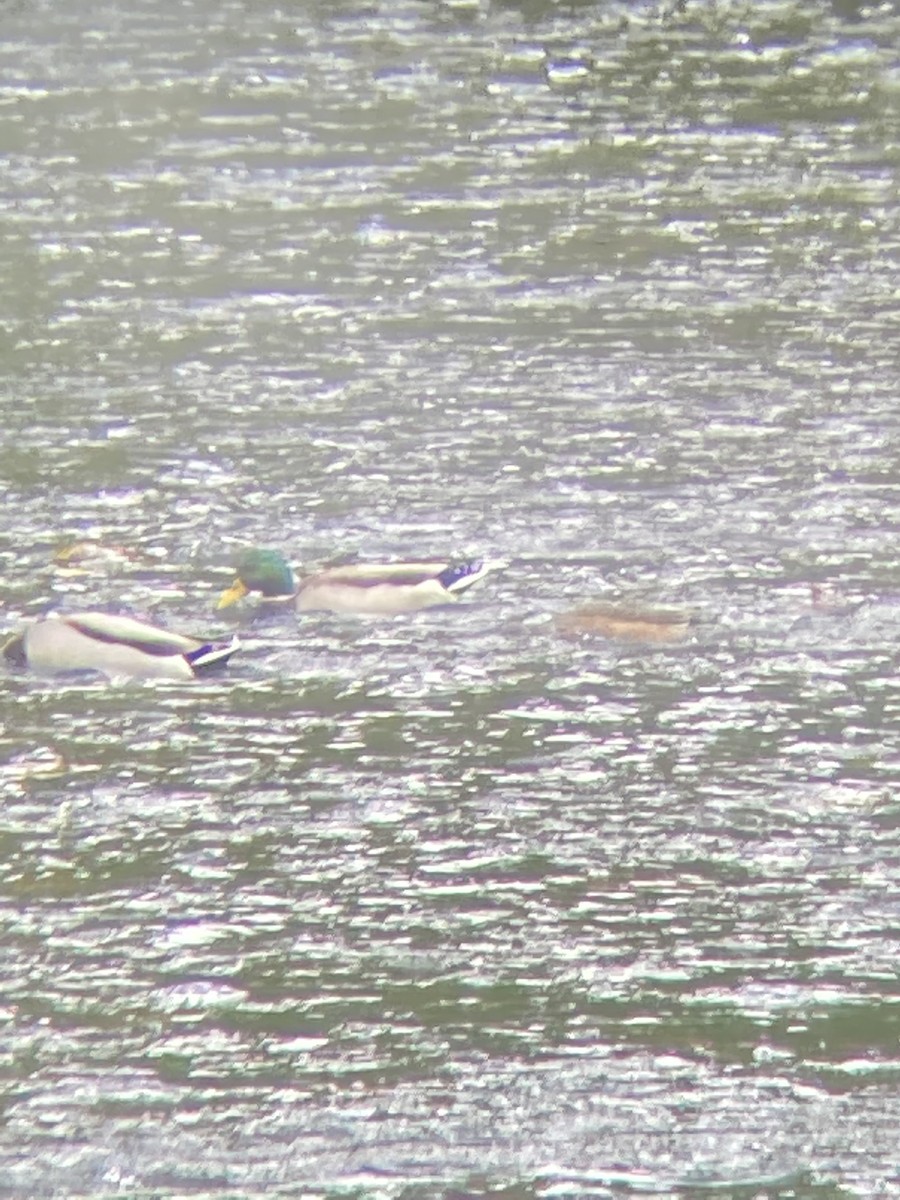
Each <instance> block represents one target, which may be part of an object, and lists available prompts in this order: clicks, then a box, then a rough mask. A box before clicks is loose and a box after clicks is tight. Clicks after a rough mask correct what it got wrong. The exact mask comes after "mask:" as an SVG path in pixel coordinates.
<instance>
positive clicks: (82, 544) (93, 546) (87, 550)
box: [53, 538, 145, 575]
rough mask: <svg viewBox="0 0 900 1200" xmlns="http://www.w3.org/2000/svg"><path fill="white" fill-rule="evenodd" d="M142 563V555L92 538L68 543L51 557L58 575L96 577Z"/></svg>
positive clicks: (124, 547)
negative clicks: (131, 564)
mask: <svg viewBox="0 0 900 1200" xmlns="http://www.w3.org/2000/svg"><path fill="white" fill-rule="evenodd" d="M144 561H145V560H144V558H143V556H142V555H140V554H138V553H137V552H136V551H134V550H129V549H128V548H127V547H126V546H116V545H109V544H107V543H106V542H98V541H95V540H94V539H93V538H85V539H84V540H83V541H79V542H69V543H68V544H67V545H65V546H61V547H60V548H59V549H58V550H57V551H56V553H55V554H54V555H53V565H54V567H55V568H56V570H57V572H58V573H59V574H60V575H97V574H101V573H104V572H109V571H115V570H117V569H118V568H120V567H123V566H126V565H128V564H130V563H141V562H144Z"/></svg>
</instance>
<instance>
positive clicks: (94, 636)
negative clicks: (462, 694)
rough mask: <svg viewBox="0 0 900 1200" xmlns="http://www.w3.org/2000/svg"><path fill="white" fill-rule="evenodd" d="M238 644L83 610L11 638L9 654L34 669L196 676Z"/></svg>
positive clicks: (221, 660)
mask: <svg viewBox="0 0 900 1200" xmlns="http://www.w3.org/2000/svg"><path fill="white" fill-rule="evenodd" d="M237 648H238V641H237V639H236V638H233V639H232V640H231V642H228V643H207V642H202V641H200V640H199V639H197V638H193V637H186V636H185V635H184V634H179V633H172V632H170V631H169V630H167V629H158V628H157V627H156V626H154V625H148V624H147V623H146V622H145V621H137V620H135V619H134V618H133V617H119V616H111V615H110V614H108V613H97V612H83V613H72V614H69V615H66V616H49V617H44V618H43V619H41V620H39V621H35V622H34V623H33V624H31V625H28V626H26V627H25V629H24V630H22V632H21V633H20V634H17V635H15V636H14V637H13V638H11V639H10V641H9V642H7V644H6V646H5V647H4V651H5V653H6V655H7V657H8V658H11V659H13V660H14V661H18V662H21V663H24V664H25V665H27V666H28V667H30V668H31V669H32V670H34V671H38V672H42V673H48V674H54V673H57V672H60V671H100V672H102V673H103V674H104V675H109V676H117V675H126V676H131V677H132V678H136V679H193V678H194V677H195V676H196V675H197V674H198V673H199V672H201V671H203V670H204V669H208V668H210V667H213V666H215V665H217V664H223V663H224V662H225V661H227V659H228V658H229V657H230V655H231V654H233V653H234V651H235V650H236V649H237Z"/></svg>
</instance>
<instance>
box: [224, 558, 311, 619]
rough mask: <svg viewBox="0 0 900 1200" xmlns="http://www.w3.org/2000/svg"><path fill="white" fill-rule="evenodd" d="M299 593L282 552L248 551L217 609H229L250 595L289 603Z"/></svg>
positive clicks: (292, 573)
mask: <svg viewBox="0 0 900 1200" xmlns="http://www.w3.org/2000/svg"><path fill="white" fill-rule="evenodd" d="M296 590H297V582H296V580H295V579H294V572H293V571H292V570H291V568H290V567H289V566H288V564H287V562H286V560H285V557H284V555H283V554H282V553H281V552H280V551H278V550H248V551H247V553H246V554H245V555H244V556H243V558H242V559H241V560H240V562H239V563H238V565H237V577H236V579H235V581H234V583H233V584H232V585H231V587H229V588H226V589H225V591H224V592H223V593H222V595H221V596H220V597H219V603H218V604H217V605H216V607H217V608H228V606H229V605H230V604H235V603H236V602H237V601H238V600H240V599H241V598H242V597H243V596H246V595H247V593H248V592H258V593H259V594H260V595H261V596H262V598H263V599H264V600H287V599H289V598H290V597H291V596H293V595H294V593H295V592H296Z"/></svg>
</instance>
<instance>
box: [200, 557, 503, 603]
mask: <svg viewBox="0 0 900 1200" xmlns="http://www.w3.org/2000/svg"><path fill="white" fill-rule="evenodd" d="M499 565H500V564H499V563H486V562H482V561H480V560H478V561H475V562H459V563H449V562H411V563H375V564H362V565H356V566H348V567H330V568H329V569H328V570H325V571H319V572H318V573H317V574H315V575H310V576H309V577H308V578H306V579H303V580H301V582H300V583H299V585H298V583H297V581H296V579H295V577H294V572H293V571H292V570H291V568H290V567H289V566H288V564H287V562H286V561H285V559H284V556H283V555H282V554H280V553H279V552H278V551H277V550H249V551H248V552H247V553H246V554H245V555H244V557H243V558H242V559H241V561H240V562H239V563H238V567H237V578H236V579H235V581H234V583H233V584H232V585H231V587H229V588H226V590H225V591H224V592H223V593H222V595H221V596H220V597H219V603H218V607H219V608H227V607H228V605H230V604H234V603H235V602H236V601H238V600H240V599H241V597H242V596H245V595H247V593H248V592H259V593H260V594H261V595H262V598H263V600H268V601H286V600H293V601H294V602H295V604H296V606H297V608H298V609H299V610H300V611H301V612H308V611H311V610H314V609H324V610H328V611H330V612H348V613H360V614H363V615H391V614H394V613H403V612H414V611H415V610H416V609H419V608H431V607H432V606H433V605H435V604H452V603H454V602H455V601H456V600H458V599H459V597H460V595H461V594H462V593H463V592H465V591H468V589H469V588H470V587H472V585H473V584H475V583H477V582H478V581H479V580H480V579H483V578H484V576H485V575H486V574H487V573H488V571H490V570H491V569H492V568H493V567H496V566H499Z"/></svg>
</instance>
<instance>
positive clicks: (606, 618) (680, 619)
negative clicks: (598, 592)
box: [554, 601, 692, 642]
mask: <svg viewBox="0 0 900 1200" xmlns="http://www.w3.org/2000/svg"><path fill="white" fill-rule="evenodd" d="M691 620H692V618H691V614H690V613H686V612H682V611H679V610H678V609H672V608H642V607H640V606H632V605H628V604H611V603H606V602H603V601H595V602H593V603H591V604H585V605H583V606H582V607H581V608H573V609H572V610H571V611H570V612H564V613H559V614H558V616H556V617H555V618H554V623H555V625H556V627H557V629H559V630H560V631H561V632H563V633H569V634H580V633H599V634H602V635H603V636H605V637H611V638H618V639H619V640H620V641H627V642H680V641H681V639H682V638H683V637H685V636H686V635H687V632H688V630H689V628H690V626H691Z"/></svg>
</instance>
